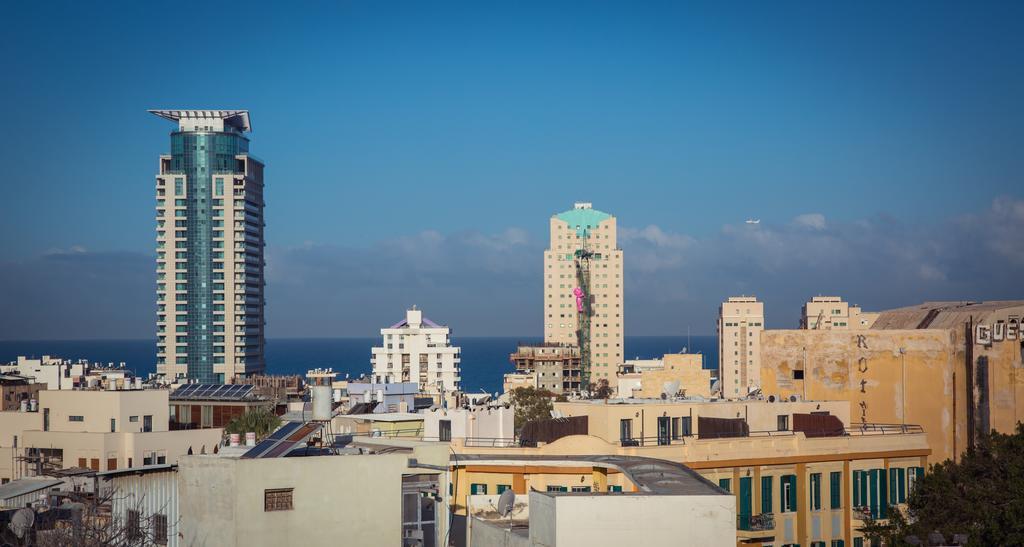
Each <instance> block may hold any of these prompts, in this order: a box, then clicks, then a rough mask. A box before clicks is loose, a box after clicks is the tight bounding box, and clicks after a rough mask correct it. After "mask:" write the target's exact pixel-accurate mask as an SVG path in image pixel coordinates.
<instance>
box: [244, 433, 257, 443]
mask: <svg viewBox="0 0 1024 547" xmlns="http://www.w3.org/2000/svg"><path fill="white" fill-rule="evenodd" d="M245 446H256V432H254V431H249V432H247V433H246V434H245Z"/></svg>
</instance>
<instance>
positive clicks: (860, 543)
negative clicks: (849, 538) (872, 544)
mask: <svg viewBox="0 0 1024 547" xmlns="http://www.w3.org/2000/svg"><path fill="white" fill-rule="evenodd" d="M853 547H864V538H853Z"/></svg>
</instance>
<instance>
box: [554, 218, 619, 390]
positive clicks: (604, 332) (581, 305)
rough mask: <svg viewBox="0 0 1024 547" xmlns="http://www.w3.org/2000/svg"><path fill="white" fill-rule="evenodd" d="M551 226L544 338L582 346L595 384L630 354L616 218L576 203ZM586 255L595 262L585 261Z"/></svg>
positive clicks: (608, 376)
mask: <svg viewBox="0 0 1024 547" xmlns="http://www.w3.org/2000/svg"><path fill="white" fill-rule="evenodd" d="M550 230H551V239H550V244H549V246H548V248H547V250H546V251H544V341H545V342H548V343H558V344H568V345H576V346H579V347H580V351H581V353H582V362H583V368H584V373H583V375H584V376H586V375H587V370H586V369H587V367H588V366H589V371H590V381H591V382H596V381H597V380H600V379H604V380H608V381H612V380H613V379H614V377H615V370H616V367H618V365H619V364H620V363H621V362H622V360H623V356H624V355H625V347H624V345H625V338H624V335H623V332H624V325H625V307H624V302H623V296H622V295H623V290H624V289H623V288H624V286H625V285H624V278H623V273H622V264H623V263H622V250H621V249H619V246H618V240H617V228H616V219H615V217H614V216H612V215H610V214H608V213H605V212H602V211H598V210H597V209H594V208H593V207H592V206H591V204H589V203H576V204H575V205H574V206H573V208H572V209H570V210H568V211H565V212H563V213H559V214H557V215H553V216H552V217H551V222H550ZM584 256H587V257H589V260H581V257H584ZM576 289H580V291H579V294H576V293H575V291H576ZM581 310H583V311H581ZM588 324H589V329H588V328H586V327H587V326H588ZM586 338H589V340H586Z"/></svg>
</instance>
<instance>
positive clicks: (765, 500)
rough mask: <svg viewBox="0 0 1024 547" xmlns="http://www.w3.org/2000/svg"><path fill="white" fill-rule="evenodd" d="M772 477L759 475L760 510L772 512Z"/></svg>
mask: <svg viewBox="0 0 1024 547" xmlns="http://www.w3.org/2000/svg"><path fill="white" fill-rule="evenodd" d="M773 481H774V477H761V512H762V513H771V512H772V485H773V484H774V483H773Z"/></svg>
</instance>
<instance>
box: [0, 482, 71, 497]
mask: <svg viewBox="0 0 1024 547" xmlns="http://www.w3.org/2000/svg"><path fill="white" fill-rule="evenodd" d="M63 483H64V481H62V480H56V479H42V480H36V479H19V480H16V481H11V482H9V483H7V484H4V485H0V499H4V500H6V499H11V498H16V497H18V496H24V495H25V494H31V493H32V492H38V491H40V490H48V489H50V488H53V487H54V486H57V485H59V484H63Z"/></svg>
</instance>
